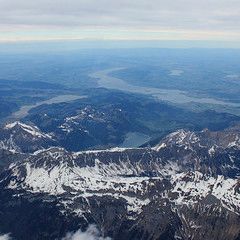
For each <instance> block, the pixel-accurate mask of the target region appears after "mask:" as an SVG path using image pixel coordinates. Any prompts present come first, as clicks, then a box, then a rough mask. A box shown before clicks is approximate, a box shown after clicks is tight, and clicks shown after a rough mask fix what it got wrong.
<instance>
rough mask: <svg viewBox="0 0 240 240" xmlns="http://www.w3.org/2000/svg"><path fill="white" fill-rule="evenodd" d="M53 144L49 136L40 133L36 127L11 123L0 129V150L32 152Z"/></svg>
mask: <svg viewBox="0 0 240 240" xmlns="http://www.w3.org/2000/svg"><path fill="white" fill-rule="evenodd" d="M55 144H56V143H55V141H54V140H53V137H52V136H51V135H49V134H46V133H43V132H41V131H40V129H39V128H37V127H36V126H30V125H27V124H24V123H21V122H13V123H9V124H6V125H5V126H4V127H3V128H0V148H1V149H6V150H9V151H13V152H34V151H36V150H39V149H43V148H47V147H50V146H54V145H55Z"/></svg>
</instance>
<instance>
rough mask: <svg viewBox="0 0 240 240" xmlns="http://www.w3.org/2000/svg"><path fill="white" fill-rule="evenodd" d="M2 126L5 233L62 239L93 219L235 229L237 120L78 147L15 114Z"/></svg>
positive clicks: (167, 230) (170, 230) (239, 166)
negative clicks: (121, 143)
mask: <svg viewBox="0 0 240 240" xmlns="http://www.w3.org/2000/svg"><path fill="white" fill-rule="evenodd" d="M1 133H3V134H1V142H0V147H1V153H2V159H8V160H7V161H6V160H5V170H4V171H2V173H1V176H0V190H1V192H0V195H1V196H0V209H1V211H0V232H2V233H9V232H10V233H11V234H12V236H13V237H15V238H16V239H20V240H21V239H27V236H31V237H30V238H28V239H61V238H62V237H63V236H64V235H65V234H66V233H67V232H69V231H76V230H78V229H81V230H84V229H86V228H87V226H88V225H90V224H95V225H96V226H97V227H98V229H99V230H100V231H101V233H102V234H103V236H109V237H111V238H113V239H114V240H120V239H124V240H135V239H136V240H140V239H142V240H145V239H159V240H161V239H164V240H168V239H182V240H188V239H197V240H200V239H203V238H204V239H206V240H207V239H209V240H210V239H211V240H215V239H218V240H221V239H227V240H237V239H240V178H239V177H240V127H235V128H230V129H226V130H224V131H221V132H210V131H208V130H203V131H201V132H191V131H187V130H179V131H177V132H174V133H171V134H169V135H168V136H166V137H165V138H164V139H162V140H161V141H160V142H159V143H158V144H157V145H156V146H154V147H152V148H132V149H125V148H113V149H109V150H95V151H82V152H68V151H66V150H65V149H63V148H60V147H58V146H56V143H55V141H54V136H51V135H49V134H47V133H43V132H41V131H40V130H39V129H38V128H37V127H35V126H29V125H26V124H23V123H19V122H18V123H12V124H8V125H6V126H5V127H4V128H3V129H2V130H1ZM23 141H25V142H27V143H29V145H28V146H27V148H24V147H23V146H25V145H26V144H25V143H23ZM35 149H38V150H37V151H34V150H35ZM2 159H1V161H2ZM23 211H25V214H23ZM40 223H41V224H40ZM39 225H41V229H38V226H39ZM19 228H21V230H20V231H19V230H18V231H17V229H19Z"/></svg>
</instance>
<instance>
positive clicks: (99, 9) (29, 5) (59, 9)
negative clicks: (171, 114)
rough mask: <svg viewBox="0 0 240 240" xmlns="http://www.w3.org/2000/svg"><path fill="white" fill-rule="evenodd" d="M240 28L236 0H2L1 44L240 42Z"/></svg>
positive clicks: (239, 2)
mask: <svg viewBox="0 0 240 240" xmlns="http://www.w3.org/2000/svg"><path fill="white" fill-rule="evenodd" d="M239 25H240V1H238V0H201V1H196V0H174V1H165V0H137V1H130V0H121V1H119V0H118V1H116V0H34V1H33V0H24V1H21V0H10V1H6V0H0V38H1V39H0V40H3V39H4V38H6V39H7V38H12V39H14V38H15V39H28V38H29V39H31V38H33V39H34V38H36V39H37V38H44V37H45V38H50V39H51V38H56V39H57V38H60V39H61V38H68V35H70V36H69V38H70V39H71V38H90V39H96V38H101V39H104V38H106V39H140V40H141V39H206V40H208V39H218V40H226V39H229V40H239V39H240V30H239ZM38 31H40V34H36V32H38ZM95 31H96V32H95ZM49 32H50V33H51V34H49ZM89 32H90V33H89Z"/></svg>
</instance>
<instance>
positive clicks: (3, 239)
mask: <svg viewBox="0 0 240 240" xmlns="http://www.w3.org/2000/svg"><path fill="white" fill-rule="evenodd" d="M0 240H11V237H10V236H9V234H4V235H0Z"/></svg>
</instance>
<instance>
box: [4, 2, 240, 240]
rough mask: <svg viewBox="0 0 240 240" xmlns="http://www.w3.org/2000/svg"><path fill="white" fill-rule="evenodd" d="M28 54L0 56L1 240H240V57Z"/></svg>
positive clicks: (28, 49)
mask: <svg viewBox="0 0 240 240" xmlns="http://www.w3.org/2000/svg"><path fill="white" fill-rule="evenodd" d="M144 1H145V0H143V1H132V4H133V5H134V4H135V2H144ZM5 2H6V4H2V3H1V1H0V5H1V4H2V5H6V6H8V4H9V3H7V1H5ZM8 2H13V1H8ZM20 2H22V3H20ZM23 2H25V1H19V4H17V6H18V5H23V6H28V7H29V8H27V9H26V10H25V11H24V13H23V14H22V16H24V19H25V15H26V19H27V14H28V12H29V11H30V9H31V8H33V7H34V6H35V4H36V3H37V2H38V1H37V0H35V1H26V3H24V4H23ZM28 2H29V3H28ZM30 2H31V4H30ZM33 2H34V3H33ZM39 2H40V1H39ZM41 2H43V3H45V4H46V3H47V2H49V4H50V1H48V0H46V1H45V0H44V1H41ZM63 2H64V1H57V4H56V3H55V2H54V1H51V4H52V3H53V5H51V4H50V5H51V6H52V7H51V9H49V12H54V11H55V9H59V10H61V9H60V6H61V4H63ZM68 2H69V3H68V4H66V7H64V11H65V10H66V11H69V6H70V5H71V4H70V3H71V0H69V1H68ZM76 2H79V3H81V5H84V4H83V2H84V1H76ZM85 2H86V1H85ZM88 2H89V4H91V2H92V1H88ZM93 2H94V1H93ZM98 2H99V3H100V2H101V1H98ZM107 2H108V1H104V4H102V5H103V6H104V9H105V5H106V6H107V7H109V8H110V5H111V4H106V3H107ZM109 2H110V1H109ZM111 2H114V1H111ZM115 2H117V1H115ZM118 2H119V4H118V5H117V6H118V7H117V10H118V11H120V8H121V7H120V5H122V4H123V2H130V1H118ZM145 2H146V3H147V4H148V3H149V2H154V1H145ZM155 2H159V1H155ZM165 2H166V1H165ZM168 2H169V3H170V1H168ZM168 2H166V4H168ZM173 2H174V3H173ZM175 2H178V1H171V4H175ZM179 2H180V1H179ZM183 2H184V1H183ZM190 2H191V0H190ZM195 2H199V3H200V1H195ZM202 2H204V3H205V4H206V1H202ZM209 2H211V1H209ZM216 2H217V1H216ZM218 2H219V1H218ZM220 2H221V1H220ZM225 2H226V1H225ZM147 4H146V6H148V5H147ZM50 5H49V6H50ZM123 5H124V4H123ZM163 5H165V3H164V4H163ZM36 6H37V5H36ZM47 6H48V4H46V7H47ZM74 6H75V5H74ZM144 6H145V4H144ZM181 6H182V3H181ZM1 7H2V6H1ZM1 7H0V9H1ZM207 7H208V6H207ZM7 8H9V9H13V8H12V7H10V6H8V7H7ZM118 8H119V9H118ZM177 8H178V7H177V6H176V9H177ZM183 8H185V6H183ZM44 9H45V8H44ZM101 9H102V8H101ZM127 9H128V10H127V12H128V15H132V14H133V13H134V12H135V10H134V9H135V8H133V7H129V8H127ZM204 9H205V7H204ZM214 9H215V6H214ZM87 10H88V6H86V7H85V8H84V14H78V12H77V9H76V12H75V9H74V15H72V17H71V19H72V21H75V19H76V18H77V16H78V15H81V16H83V17H84V16H85V15H86V12H88V11H87ZM153 10H154V8H151V11H153ZM98 11H100V10H99V9H97V8H95V6H94V11H91V12H93V13H94V12H98ZM118 11H116V15H117V12H118ZM105 12H108V9H105V10H104V13H105ZM120 12H121V11H120ZM236 12H237V9H236ZM11 13H14V14H16V16H14V17H13V16H12V18H11V17H10V16H9V17H8V16H7V15H3V16H2V19H3V20H4V21H5V20H7V19H10V20H11V22H12V21H13V20H14V19H17V18H18V15H19V14H18V11H17V10H16V11H11ZM38 13H40V12H39V11H38V10H36V11H35V12H34V13H33V16H35V15H36V17H37V18H38V17H40V15H41V14H38ZM153 13H154V11H153ZM166 13H167V15H168V14H169V11H166ZM220 13H223V14H225V15H224V16H222V18H221V17H220V15H219V18H218V20H216V21H212V22H219V21H220V19H225V18H226V17H227V14H228V13H227V9H226V13H225V11H221V12H219V13H218V14H220ZM216 14H217V13H216ZM93 15H94V14H93ZM163 15H164V14H163ZM192 15H194V13H192ZM42 16H43V17H44V23H45V22H46V21H47V20H48V18H47V15H45V14H42ZM57 16H59V14H58V13H56V14H54V15H53V16H52V17H51V18H49V19H51V22H52V23H53V24H55V23H54V22H55V19H56V18H57ZM103 16H104V14H103V15H102V14H101V17H103ZM149 16H152V17H153V18H154V19H155V17H157V16H158V14H157V15H154V14H153V15H152V13H151V14H149ZM197 16H198V15H197ZM197 16H196V17H197ZM119 17H120V15H119ZM0 18H1V17H0ZM91 18H92V16H91ZM146 18H148V17H146V16H143V15H141V16H139V19H146ZM171 18H172V15H171ZM104 19H105V18H104ZM111 19H113V20H114V19H115V18H108V17H106V19H105V21H106V22H109V21H110V20H111ZM176 19H179V17H178V16H177V18H176ZM234 19H235V18H234ZM99 20H101V18H100V19H99ZM4 21H3V22H4ZM64 21H65V20H64V17H63V18H61V23H63V22H64ZM124 21H125V20H124ZM179 21H180V19H179ZM221 21H222V20H221ZM36 22H37V23H38V25H39V27H40V26H42V24H43V23H41V22H38V20H37V21H36ZM83 22H84V21H83ZM100 22H101V21H100ZM134 22H135V21H134V19H133V21H132V24H133V23H134ZM67 23H68V22H66V24H67ZM33 24H34V21H33ZM89 24H90V23H89ZM92 24H93V23H92V22H91V24H90V25H92ZM0 25H1V24H0ZM67 25H68V24H67ZM93 25H94V24H93ZM235 25H236V26H238V25H239V24H238V25H237V24H235ZM129 26H131V24H130V25H129ZM154 26H155V25H154ZM156 26H157V25H156ZM116 27H117V22H116ZM0 28H1V26H0ZM8 28H9V29H10V25H9V26H8V25H7V26H6V31H4V32H5V33H4V34H3V35H6V34H7V32H8ZM34 28H36V32H37V26H35V25H34ZM114 28H115V25H114ZM222 28H223V26H221V29H222ZM24 29H25V30H24V31H22V32H21V34H22V35H21V34H20V31H19V36H18V37H19V38H21V36H24V35H25V34H26V32H27V31H28V30H27V29H28V27H27V26H25V27H24ZM59 29H62V27H61V25H59ZM65 29H66V33H67V32H68V31H67V29H68V28H67V27H66V28H65ZM103 29H105V28H103ZM34 31H35V30H34ZM51 31H52V32H53V35H54V27H53V28H52V30H51ZM51 31H49V33H50V32H51ZM77 32H78V30H77V25H76V33H77ZM82 32H83V33H84V32H88V31H87V29H85V30H84V28H83V29H82ZM90 32H91V35H92V34H94V31H90ZM90 32H89V33H90ZM117 32H118V31H117ZM121 32H124V31H122V30H121V31H119V34H121ZM180 32H181V31H179V34H180ZM10 33H11V34H13V33H12V32H11V30H10V31H9V34H10ZM69 33H70V32H69ZM98 33H100V32H98V31H97V32H96V34H98ZM216 33H217V32H216ZM125 34H127V32H126V33H125ZM147 34H148V31H146V32H145V33H144V36H143V37H144V38H145V37H146V38H147ZM159 34H160V32H159ZM161 34H163V35H165V32H164V31H163V32H161ZM172 34H173V33H172ZM181 34H183V36H184V35H185V34H184V33H183V32H182V33H181ZM3 35H1V30H0V36H3ZM41 35H44V31H40V32H39V33H38V36H39V37H40V36H41ZM100 35H101V34H99V37H101V36H100ZM110 35H111V34H110ZM110 35H109V36H110ZM216 35H217V34H216ZM60 36H61V34H59V35H58V37H60ZM232 36H233V35H232ZM58 37H57V38H58ZM69 37H71V38H73V39H75V38H74V36H73V35H72V34H70V36H69ZM166 37H167V35H166ZM172 37H173V35H172ZM0 42H1V39H0ZM30 42H31V41H29V42H22V43H15V42H14V43H6V44H3V43H0V240H240V94H239V93H240V70H239V69H240V66H239V63H240V50H239V49H238V50H237V49H207V48H206V49H205V48H201V49H196V48H182V47H181V48H171V49H169V48H159V47H155V48H154V47H153V45H154V41H153V42H151V41H150V42H148V44H149V46H150V47H147V48H143V47H139V48H137V46H139V44H144V43H143V42H141V41H139V42H138V41H136V42H131V41H130V42H131V44H133V45H131V44H130V42H128V41H124V40H123V41H120V42H121V43H117V42H114V41H113V42H111V41H108V40H106V41H105V40H104V41H102V42H98V44H100V45H98V46H99V47H98V48H97V47H96V46H95V48H94V47H93V46H92V44H93V43H91V41H90V42H88V41H87V42H85V41H78V40H72V41H57V40H56V41H44V42H41V41H39V42H38V41H36V42H31V43H30ZM84 42H85V44H86V45H84ZM173 42H175V41H173ZM173 42H172V43H171V44H174V43H173ZM108 44H109V45H108ZM117 44H120V46H121V47H116V45H117ZM129 44H130V47H127V46H128V45H129ZM152 44H153V45H152ZM155 44H156V43H155ZM159 44H160V45H161V44H163V43H161V42H159ZM83 45H84V46H85V47H84V46H83ZM105 45H108V46H105ZM110 46H112V47H110ZM131 46H132V47H131ZM161 46H163V45H161ZM184 46H185V45H184ZM108 47H109V48H108Z"/></svg>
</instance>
